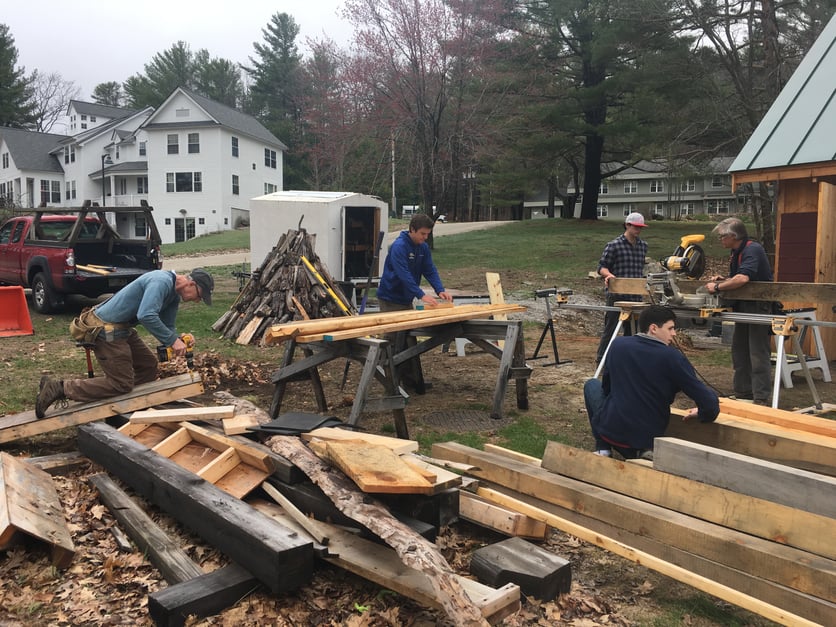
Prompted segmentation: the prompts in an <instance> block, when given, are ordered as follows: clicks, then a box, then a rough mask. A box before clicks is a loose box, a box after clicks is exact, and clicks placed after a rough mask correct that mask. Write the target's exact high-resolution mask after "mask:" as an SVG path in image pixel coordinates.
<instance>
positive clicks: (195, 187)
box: [165, 172, 203, 192]
mask: <svg viewBox="0 0 836 627" xmlns="http://www.w3.org/2000/svg"><path fill="white" fill-rule="evenodd" d="M165 191H167V192H202V191H203V176H202V174H201V173H200V172H166V175H165Z"/></svg>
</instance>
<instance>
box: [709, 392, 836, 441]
mask: <svg viewBox="0 0 836 627" xmlns="http://www.w3.org/2000/svg"><path fill="white" fill-rule="evenodd" d="M720 412H721V413H723V414H727V415H728V416H729V417H733V418H747V419H749V420H755V421H757V422H763V423H766V424H770V425H775V426H778V427H784V428H785V429H795V430H796V431H806V432H807V433H815V434H816V435H823V436H827V437H830V438H836V420H830V419H828V418H819V417H817V416H807V415H804V414H799V413H796V412H792V411H785V410H783V409H773V408H772V407H763V406H761V405H753V404H752V403H745V402H743V401H738V400H732V399H730V398H721V399H720Z"/></svg>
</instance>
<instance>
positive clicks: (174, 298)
mask: <svg viewBox="0 0 836 627" xmlns="http://www.w3.org/2000/svg"><path fill="white" fill-rule="evenodd" d="M175 279H176V275H175V274H174V272H171V271H170V270H152V271H151V272H146V273H145V274H143V275H142V276H141V277H139V278H138V279H136V280H135V281H131V282H130V283H129V284H128V285H126V286H125V287H123V288H122V289H121V290H119V291H118V292H116V293H115V294H114V295H113V296H112V297H111V298H109V299H108V300H107V301H105V302H103V303H101V304H100V305H97V306H96V315H97V316H98V317H99V318H101V319H102V320H103V321H105V322H111V323H114V324H119V323H122V324H131V325H136V324H141V325H142V326H143V327H145V328H146V329H147V330H148V332H149V333H150V334H151V335H153V336H154V337H155V338H157V339H158V340H159V341H160V343H161V344H165V345H166V346H171V345H172V344H174V342H175V341H176V340H177V338H178V336H179V335H178V333H177V329H176V326H175V325H176V321H177V308H178V307H179V306H180V295H179V294H178V293H177V292H176V291H175V289H174V281H175Z"/></svg>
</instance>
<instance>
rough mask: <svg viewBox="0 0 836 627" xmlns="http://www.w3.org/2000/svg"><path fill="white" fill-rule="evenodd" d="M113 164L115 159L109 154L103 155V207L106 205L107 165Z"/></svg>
mask: <svg viewBox="0 0 836 627" xmlns="http://www.w3.org/2000/svg"><path fill="white" fill-rule="evenodd" d="M106 165H113V160H112V159H111V158H110V155H109V154H103V155H102V207H104V206H105V166H106Z"/></svg>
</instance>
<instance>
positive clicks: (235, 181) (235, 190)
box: [232, 174, 240, 196]
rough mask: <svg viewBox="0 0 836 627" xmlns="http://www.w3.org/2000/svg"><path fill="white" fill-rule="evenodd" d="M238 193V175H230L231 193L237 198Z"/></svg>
mask: <svg viewBox="0 0 836 627" xmlns="http://www.w3.org/2000/svg"><path fill="white" fill-rule="evenodd" d="M239 191H240V190H239V187H238V175H237V174H233V175H232V193H233V194H235V195H236V196H238V194H239Z"/></svg>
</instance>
